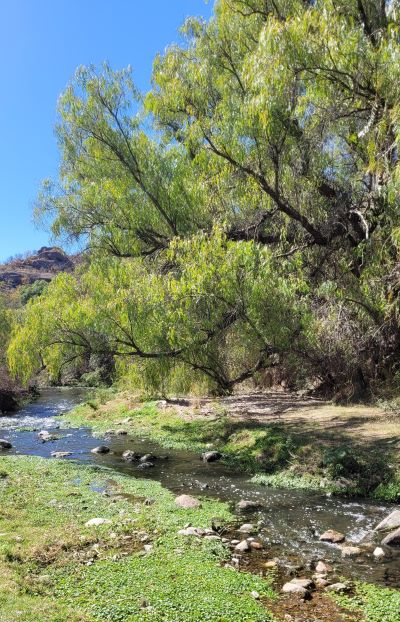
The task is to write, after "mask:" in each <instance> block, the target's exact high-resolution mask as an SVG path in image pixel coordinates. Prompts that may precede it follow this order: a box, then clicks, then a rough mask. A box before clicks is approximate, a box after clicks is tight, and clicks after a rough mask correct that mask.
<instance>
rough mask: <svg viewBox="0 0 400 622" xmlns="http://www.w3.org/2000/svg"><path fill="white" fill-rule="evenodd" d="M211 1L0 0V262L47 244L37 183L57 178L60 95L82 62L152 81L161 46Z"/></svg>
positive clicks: (206, 9) (208, 10) (207, 10)
mask: <svg viewBox="0 0 400 622" xmlns="http://www.w3.org/2000/svg"><path fill="white" fill-rule="evenodd" d="M212 4H213V2H212V0H211V1H210V2H209V3H205V1H204V0H152V1H150V0H148V1H147V2H146V0H0V85H1V87H0V137H1V143H0V144H1V149H0V261H2V260H4V259H6V258H7V257H9V256H10V255H14V254H16V253H20V252H24V251H26V250H34V249H37V248H39V247H40V246H42V245H44V244H48V243H49V238H48V234H47V233H46V232H43V231H37V230H36V229H35V227H34V225H33V223H32V206H33V203H34V200H35V197H36V195H37V191H38V188H39V185H40V181H41V180H42V179H43V178H46V177H54V176H56V174H57V168H58V152H57V145H56V139H55V136H54V125H55V121H56V104H57V98H58V96H59V94H60V93H61V92H62V90H63V89H64V87H65V85H66V84H67V82H68V81H69V79H70V78H71V76H72V75H73V73H74V71H75V69H76V67H77V66H78V65H86V64H90V63H94V64H96V65H99V64H101V62H102V61H104V60H107V61H109V62H110V64H111V66H112V67H113V68H115V69H117V68H121V67H126V66H127V65H129V64H130V65H131V66H132V68H133V76H134V79H135V82H136V84H137V85H138V86H139V87H140V88H141V89H142V90H146V89H147V87H148V86H149V79H150V74H151V67H152V61H153V58H154V56H155V54H156V53H157V52H159V51H160V52H162V51H163V50H164V49H165V47H166V46H167V45H168V44H170V43H172V42H176V41H179V34H178V28H179V26H180V25H181V23H182V22H183V21H184V19H185V17H187V16H188V15H202V16H204V17H206V18H208V17H209V15H210V14H211V11H212Z"/></svg>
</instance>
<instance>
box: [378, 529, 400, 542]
mask: <svg viewBox="0 0 400 622" xmlns="http://www.w3.org/2000/svg"><path fill="white" fill-rule="evenodd" d="M381 544H383V545H385V544H386V545H388V546H400V528H399V529H396V530H395V531H391V532H390V533H388V535H387V536H386V538H383V540H382V542H381Z"/></svg>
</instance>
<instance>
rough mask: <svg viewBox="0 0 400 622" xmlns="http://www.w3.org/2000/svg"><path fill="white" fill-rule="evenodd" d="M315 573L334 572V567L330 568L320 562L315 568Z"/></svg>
mask: <svg viewBox="0 0 400 622" xmlns="http://www.w3.org/2000/svg"><path fill="white" fill-rule="evenodd" d="M315 572H317V573H325V572H332V566H329V564H326V563H325V562H323V561H321V560H320V561H319V562H318V564H317V565H316V566H315Z"/></svg>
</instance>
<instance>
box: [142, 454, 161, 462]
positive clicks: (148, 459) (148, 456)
mask: <svg viewBox="0 0 400 622" xmlns="http://www.w3.org/2000/svg"><path fill="white" fill-rule="evenodd" d="M154 460H157V456H154V455H153V454H145V455H144V456H142V457H141V458H140V462H154Z"/></svg>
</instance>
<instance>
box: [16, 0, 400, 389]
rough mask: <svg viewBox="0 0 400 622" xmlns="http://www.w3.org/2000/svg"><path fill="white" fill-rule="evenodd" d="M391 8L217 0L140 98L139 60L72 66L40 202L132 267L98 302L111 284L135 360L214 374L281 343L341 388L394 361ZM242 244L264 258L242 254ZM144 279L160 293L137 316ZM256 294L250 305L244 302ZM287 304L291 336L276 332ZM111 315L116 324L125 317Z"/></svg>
mask: <svg viewBox="0 0 400 622" xmlns="http://www.w3.org/2000/svg"><path fill="white" fill-rule="evenodd" d="M398 11H399V7H398V2H397V0H394V1H392V2H385V1H384V0H382V1H375V0H318V1H317V2H312V1H309V2H308V1H307V0H219V1H218V2H216V4H215V14H214V16H213V17H212V18H211V20H210V21H209V22H203V21H202V20H199V19H190V20H188V21H187V22H186V24H185V25H184V27H183V29H182V31H183V34H184V36H185V37H186V42H185V44H184V45H180V46H177V45H175V46H172V47H171V48H169V49H168V50H167V52H166V53H165V54H164V55H160V56H159V57H157V59H156V60H155V63H154V71H153V83H152V89H151V91H150V92H149V93H148V94H147V95H146V96H145V97H142V96H141V95H140V94H139V93H138V92H137V91H136V89H135V87H134V85H133V84H132V82H131V79H130V73H129V71H128V70H126V71H120V72H113V71H112V70H111V69H110V68H109V67H108V66H105V67H104V68H103V70H102V72H100V73H97V72H96V71H95V70H94V69H93V68H81V69H80V70H79V71H78V72H77V74H76V77H75V79H74V80H73V82H72V83H71V85H70V86H69V87H68V89H67V90H66V92H65V93H64V95H63V96H62V98H61V100H60V124H59V127H58V134H59V141H60V148H61V154H62V168H61V174H60V179H59V181H58V182H57V183H50V182H48V183H47V184H45V187H44V191H43V194H42V197H41V202H40V207H39V212H40V213H41V215H42V216H43V215H49V216H50V218H51V219H52V221H53V230H54V232H55V233H56V234H58V235H61V234H64V235H66V236H69V237H73V238H83V239H85V240H87V242H88V245H89V248H90V251H91V253H90V256H91V262H92V268H91V270H92V271H93V270H95V271H98V272H99V273H100V274H103V278H104V280H107V279H108V278H109V277H108V271H109V270H110V269H112V270H114V269H115V266H116V265H117V266H120V267H119V268H118V269H119V270H121V271H122V272H123V273H124V274H125V275H129V274H130V271H132V279H133V280H132V282H130V283H128V282H126V281H124V278H125V277H121V279H122V282H123V283H124V284H123V285H121V288H120V289H118V283H115V286H114V290H113V291H112V292H108V294H106V293H105V294H104V296H103V297H102V305H100V306H105V305H106V304H107V301H108V300H109V301H110V303H111V301H112V300H113V299H114V298H117V299H119V300H120V304H121V308H120V309H119V314H120V317H123V316H124V314H125V316H126V317H127V318H128V321H129V323H130V326H132V333H134V334H139V335H140V340H141V342H142V340H143V342H144V345H142V343H141V342H140V343H139V344H136V345H138V347H136V348H135V347H134V348H133V349H130V350H129V348H128V350H129V356H131V357H132V359H135V358H137V359H142V360H143V361H145V360H146V359H149V358H150V357H149V356H148V355H149V354H151V355H152V357H151V358H152V365H155V366H157V364H158V365H160V366H162V365H165V364H166V361H172V360H174V362H176V361H179V362H180V363H183V364H184V365H188V366H191V367H192V368H194V369H197V370H201V371H202V372H203V373H205V374H209V375H210V369H211V368H212V370H213V371H212V379H213V381H214V382H216V384H217V385H218V386H220V387H221V388H222V389H223V390H230V389H231V388H232V386H233V385H234V384H235V382H236V381H239V380H240V379H242V378H244V377H248V376H250V375H251V374H252V373H253V372H254V371H255V370H256V369H259V368H260V367H262V366H268V365H270V364H272V362H273V361H276V360H277V358H276V357H277V356H278V359H279V360H280V361H282V360H289V359H291V358H293V357H294V358H295V359H296V361H297V362H299V361H302V363H303V365H304V366H306V367H307V369H308V370H309V373H310V374H314V375H319V376H320V378H321V380H322V381H326V382H328V383H330V384H331V385H332V387H336V386H338V385H339V384H340V383H341V382H350V383H353V384H357V385H358V387H359V388H362V389H365V388H366V387H367V385H368V383H369V382H370V381H371V380H378V379H379V378H383V377H387V376H389V377H391V376H393V374H395V372H396V368H397V364H398V358H399V357H398V351H399V341H398V334H399V331H398V319H397V308H398V274H399V270H398V264H397V256H398V242H399V231H400V229H399V210H398V194H399V189H398V184H399V175H398V171H399V169H398V145H397V142H398V136H399V102H400V98H399V89H400V81H399V72H400V69H399V68H400V64H399V52H400V46H399V42H398V40H399V17H398ZM216 232H217V233H216ZM218 232H222V233H218ZM215 236H217V239H218V240H219V242H218V244H217V246H218V252H217V251H216V247H215ZM200 239H201V240H202V242H201V244H199V240H200ZM207 240H208V242H207ZM207 243H209V245H210V246H209V248H208V254H207V259H206V261H204V249H205V248H207ZM243 249H246V252H248V253H250V254H252V253H253V254H255V255H254V256H257V257H258V259H257V260H256V261H255V260H254V262H253V263H251V262H250V263H249V262H246V261H245V262H244V268H240V269H239V267H240V266H241V262H242V261H243V257H242V254H243ZM226 262H228V265H229V266H231V267H232V274H233V273H235V274H236V276H235V279H236V283H237V285H236V286H235V287H231V285H232V282H233V277H232V275H231V281H229V279H228V282H227V283H225V285H224V286H226V288H227V294H226V295H224V294H223V292H221V289H219V287H218V286H217V285H215V283H214V282H213V281H210V283H209V286H208V287H205V288H204V289H201V293H199V291H198V290H197V289H196V288H197V282H198V279H199V275H200V274H201V273H202V272H204V274H208V273H209V271H211V272H213V274H214V275H218V273H219V271H221V272H222V273H223V266H224V265H226ZM196 265H197V272H196V270H195V269H194V268H193V266H194V267H196ZM188 266H192V268H191V269H189V267H188ZM134 275H135V276H134ZM191 279H192V281H191ZM100 280H101V279H100ZM221 282H223V279H221ZM285 282H286V289H287V290H289V291H290V295H286V293H285V292H286V290H285V287H284V286H283V284H284V283H285ZM149 283H150V284H156V285H154V287H155V289H156V291H157V292H159V296H160V301H161V302H160V303H159V304H158V305H153V304H152V303H151V305H150V306H151V312H150V313H148V314H146V313H143V314H139V315H137V314H136V313H135V312H133V311H132V310H130V307H131V305H132V300H134V301H137V300H143V299H146V296H150V299H151V297H152V294H151V287H152V285H150V286H149ZM171 283H174V288H175V289H174V296H172V295H171ZM260 283H262V286H260ZM257 287H258V289H257ZM214 288H215V291H218V292H219V296H220V297H221V298H222V299H223V300H224V304H222V303H221V300H219V302H218V304H217V302H216V299H215V297H213V296H212V294H213V292H214ZM192 289H193V290H194V291H195V292H196V295H195V296H193V298H192V299H191V295H192V294H191V290H192ZM254 291H257V292H258V293H257V296H258V300H259V304H258V305H256V306H257V313H256V317H255V316H251V315H249V314H248V313H246V311H244V310H243V304H242V300H243V299H247V298H249V299H252V300H253V299H254V295H253V293H252V292H254ZM116 292H117V294H118V293H121V292H123V293H121V296H120V297H119V296H118V295H117V294H116ZM144 292H150V293H147V294H145V293H144ZM264 293H266V294H268V296H267V298H265V296H263V294H264ZM274 294H275V295H274ZM50 295H51V294H50ZM90 296H92V293H90ZM108 296H110V299H109V298H108ZM252 296H253V298H252ZM45 298H46V297H44V299H43V300H45ZM170 300H172V301H173V307H174V309H176V310H179V313H166V309H169V308H170V306H169V304H168V303H169V301H170ZM190 300H191V302H188V301H190ZM193 301H194V304H193ZM227 302H228V304H226V303H227ZM219 303H221V306H220V304H219ZM38 304H45V302H43V301H40V303H38ZM77 304H78V303H77ZM213 305H215V307H214V306H213ZM98 310H99V306H96V313H97V311H98ZM28 316H29V313H28ZM193 317H195V321H194V320H193ZM277 317H280V318H281V323H282V327H283V328H287V331H286V332H287V335H289V339H281V338H277V339H274V334H276V335H279V334H280V333H279V328H278V326H279V322H278V323H277V322H276V318H277ZM114 320H116V321H117V322H118V321H119V320H118V319H116V318H114ZM100 325H101V326H102V327H101V329H100V333H101V332H102V331H104V334H105V336H106V338H107V339H111V341H113V340H114V341H115V339H116V337H117V336H118V330H121V327H120V329H117V327H116V324H115V321H114V328H113V329H112V328H110V327H109V328H107V330H106V329H105V328H104V326H103V325H102V324H101V322H100ZM205 326H206V328H204V327H205ZM260 326H262V330H260ZM160 327H162V330H161V333H162V334H161V335H160ZM71 329H72V330H73V326H72V327H71ZM124 331H125V332H126V326H124ZM130 331H131V328H129V330H128V333H129V334H130ZM177 335H178V336H179V338H178V337H176V336H177ZM208 335H209V337H208ZM176 338H177V339H178V342H177V343H175V341H174V340H175V339H176ZM20 339H22V340H23V339H25V342H26V336H25V337H24V332H23V331H22V333H21V334H20ZM163 339H164V342H163ZM165 340H166V341H165ZM95 341H96V340H95ZM135 343H136V341H135ZM146 344H147V345H149V349H146V347H147V346H146ZM233 344H234V345H233ZM145 346H146V347H145ZM150 346H151V348H150ZM27 347H29V346H27ZM127 347H128V346H127ZM113 351H115V353H116V355H121V356H126V355H127V352H125V351H123V352H122V353H121V352H120V350H119V349H118V347H114V346H113ZM237 352H241V355H240V356H238V355H237ZM17 358H18V357H17ZM210 361H211V362H212V364H211V368H210Z"/></svg>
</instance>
